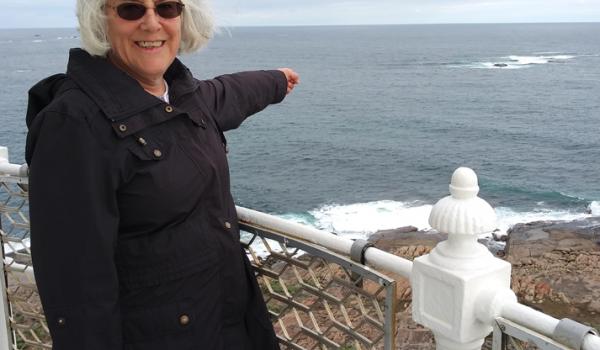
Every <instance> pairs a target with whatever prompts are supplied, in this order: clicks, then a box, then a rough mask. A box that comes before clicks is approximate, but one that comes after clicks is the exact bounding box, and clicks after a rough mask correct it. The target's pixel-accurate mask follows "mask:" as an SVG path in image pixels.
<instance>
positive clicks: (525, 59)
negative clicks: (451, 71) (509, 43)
mask: <svg viewBox="0 0 600 350" xmlns="http://www.w3.org/2000/svg"><path fill="white" fill-rule="evenodd" d="M575 57H577V56H575V55H570V54H565V53H560V52H547V53H537V54H534V55H527V56H521V55H510V56H505V57H500V58H498V60H496V61H483V62H475V63H469V64H464V65H453V67H463V68H476V69H522V68H527V67H531V66H534V65H542V64H548V63H555V62H564V61H567V60H570V59H573V58H575Z"/></svg>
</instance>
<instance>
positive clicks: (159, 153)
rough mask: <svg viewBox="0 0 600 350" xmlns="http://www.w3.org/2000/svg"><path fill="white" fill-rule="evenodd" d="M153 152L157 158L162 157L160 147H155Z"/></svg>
mask: <svg viewBox="0 0 600 350" xmlns="http://www.w3.org/2000/svg"><path fill="white" fill-rule="evenodd" d="M152 153H154V156H155V157H156V158H160V157H162V152H161V151H160V150H159V149H155V150H154V151H153V152H152Z"/></svg>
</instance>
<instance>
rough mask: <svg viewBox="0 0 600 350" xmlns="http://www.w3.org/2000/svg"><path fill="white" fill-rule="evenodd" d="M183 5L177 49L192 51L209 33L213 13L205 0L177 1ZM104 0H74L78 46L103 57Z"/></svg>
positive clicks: (107, 46)
mask: <svg viewBox="0 0 600 350" xmlns="http://www.w3.org/2000/svg"><path fill="white" fill-rule="evenodd" d="M179 1H181V3H182V4H184V5H185V7H184V8H183V13H182V17H181V42H180V43H179V52H180V53H186V52H194V51H196V50H198V49H200V48H202V47H203V46H204V45H206V43H207V42H208V41H209V40H210V39H211V38H212V36H213V30H214V27H213V16H212V12H211V11H210V7H209V5H208V0H179ZM105 4H106V0H77V19H78V20H79V32H80V35H81V46H82V47H83V49H84V50H85V51H87V52H88V53H89V54H90V55H93V56H106V54H107V53H108V51H109V50H110V43H109V42H108V36H107V23H106V14H105V13H104V5H105Z"/></svg>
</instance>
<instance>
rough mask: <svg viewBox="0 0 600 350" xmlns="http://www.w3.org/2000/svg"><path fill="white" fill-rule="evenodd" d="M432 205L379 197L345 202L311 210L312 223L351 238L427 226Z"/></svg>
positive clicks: (425, 228) (426, 227) (424, 228)
mask: <svg viewBox="0 0 600 350" xmlns="http://www.w3.org/2000/svg"><path fill="white" fill-rule="evenodd" d="M431 207H432V206H431V205H415V204H414V203H412V204H411V203H404V202H395V201H391V200H382V201H376V202H369V203H356V204H347V205H325V206H323V207H320V208H317V209H315V210H312V211H311V212H310V214H311V215H312V216H313V217H314V218H315V226H316V227H317V228H319V229H322V230H325V231H331V232H335V233H338V234H341V235H344V236H347V237H350V238H365V237H367V236H368V235H370V234H372V233H374V232H376V231H378V230H387V229H394V228H399V227H403V226H409V225H412V226H415V227H417V228H419V229H421V230H427V229H429V228H430V226H429V223H428V222H427V220H428V217H429V213H430V212H431Z"/></svg>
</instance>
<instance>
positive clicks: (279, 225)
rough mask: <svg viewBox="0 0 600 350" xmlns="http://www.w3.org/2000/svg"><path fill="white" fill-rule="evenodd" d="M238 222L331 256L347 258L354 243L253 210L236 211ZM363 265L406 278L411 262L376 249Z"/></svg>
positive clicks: (372, 249)
mask: <svg viewBox="0 0 600 350" xmlns="http://www.w3.org/2000/svg"><path fill="white" fill-rule="evenodd" d="M236 209H237V214H238V217H239V220H240V221H241V222H247V223H249V224H253V225H256V226H259V227H264V228H267V229H270V230H272V231H275V232H279V233H284V234H286V235H289V236H292V237H294V238H298V239H301V240H305V241H309V242H311V243H314V244H318V245H321V246H323V247H325V248H327V249H330V250H332V251H334V252H338V253H341V254H344V255H346V256H349V255H350V250H351V248H352V244H354V241H352V240H351V239H348V238H343V237H340V236H336V235H334V234H332V233H330V232H326V231H321V230H317V229H315V228H312V227H308V226H304V225H300V224H297V223H295V222H291V221H288V220H284V219H281V218H278V217H275V216H273V215H269V214H265V213H261V212H259V211H256V210H252V209H248V208H243V207H236ZM365 261H366V262H367V263H369V264H370V265H373V266H375V267H377V268H380V269H384V270H387V271H391V272H394V273H397V274H399V275H402V276H404V277H406V278H410V274H411V270H412V261H410V260H408V259H404V258H401V257H399V256H396V255H394V254H390V253H386V252H384V251H382V250H379V249H377V248H368V249H367V250H366V252H365Z"/></svg>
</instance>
